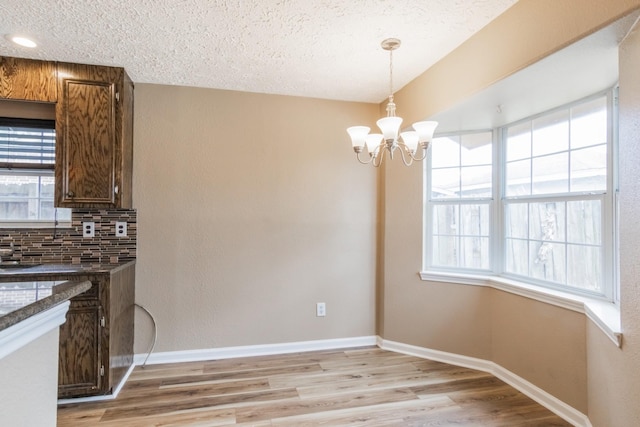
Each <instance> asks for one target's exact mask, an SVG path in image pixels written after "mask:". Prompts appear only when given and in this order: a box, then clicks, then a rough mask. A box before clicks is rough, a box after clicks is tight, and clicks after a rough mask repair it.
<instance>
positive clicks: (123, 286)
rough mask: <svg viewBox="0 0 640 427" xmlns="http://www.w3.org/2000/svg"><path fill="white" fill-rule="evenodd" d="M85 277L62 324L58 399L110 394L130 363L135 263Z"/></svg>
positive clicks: (131, 358)
mask: <svg viewBox="0 0 640 427" xmlns="http://www.w3.org/2000/svg"><path fill="white" fill-rule="evenodd" d="M84 279H86V280H90V281H91V283H92V287H91V289H89V290H88V291H87V292H85V293H83V294H81V295H78V296H76V297H74V298H72V299H71V305H70V307H69V311H68V313H67V321H66V322H65V323H63V324H62V325H61V326H60V351H59V364H58V398H72V397H85V396H96V395H105V394H110V393H112V391H113V389H114V388H115V387H117V386H118V384H120V382H121V381H122V380H123V378H124V377H125V375H126V373H127V371H128V370H129V368H130V367H131V366H132V364H133V339H134V335H133V334H134V329H133V328H134V325H133V324H134V309H135V306H134V301H135V263H134V262H131V263H128V264H125V265H124V266H122V267H120V268H117V269H115V270H113V271H112V272H111V273H105V274H98V275H89V276H87V277H86V278H82V277H81V278H79V277H77V276H76V277H74V279H73V280H84Z"/></svg>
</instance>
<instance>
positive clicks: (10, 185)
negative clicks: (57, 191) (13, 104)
mask: <svg viewBox="0 0 640 427" xmlns="http://www.w3.org/2000/svg"><path fill="white" fill-rule="evenodd" d="M54 166H55V122H54V121H52V120H33V119H14V118H0V223H1V224H3V225H5V226H6V225H11V226H16V225H21V224H22V225H28V226H33V225H50V224H51V223H53V222H56V221H67V222H68V221H70V220H71V209H56V208H54V206H53V199H54V187H55V186H54V180H55V178H54Z"/></svg>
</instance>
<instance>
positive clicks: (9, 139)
mask: <svg viewBox="0 0 640 427" xmlns="http://www.w3.org/2000/svg"><path fill="white" fill-rule="evenodd" d="M55 143H56V132H55V121H53V120H32V119H13V118H2V117H0V168H11V167H16V168H29V167H33V168H34V169H35V168H37V169H43V168H44V169H53V168H54V164H55Z"/></svg>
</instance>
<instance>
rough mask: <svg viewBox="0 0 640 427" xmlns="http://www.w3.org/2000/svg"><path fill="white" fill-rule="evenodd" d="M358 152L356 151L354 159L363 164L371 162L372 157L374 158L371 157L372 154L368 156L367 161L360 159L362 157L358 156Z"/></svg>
mask: <svg viewBox="0 0 640 427" xmlns="http://www.w3.org/2000/svg"><path fill="white" fill-rule="evenodd" d="M360 153H361V152H356V159H358V161H359V162H360V163H362V164H363V165H368V164H369V163H371V162H372V161H373V159H374V157H373V156H370V157H369V160H368V161H366V162H364V161H362V159H361V158H360Z"/></svg>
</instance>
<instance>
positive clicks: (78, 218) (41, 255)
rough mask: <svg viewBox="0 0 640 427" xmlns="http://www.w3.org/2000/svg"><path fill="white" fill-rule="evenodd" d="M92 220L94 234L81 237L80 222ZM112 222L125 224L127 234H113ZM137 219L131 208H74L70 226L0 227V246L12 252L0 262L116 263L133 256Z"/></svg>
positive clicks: (114, 229) (134, 257) (129, 259)
mask: <svg viewBox="0 0 640 427" xmlns="http://www.w3.org/2000/svg"><path fill="white" fill-rule="evenodd" d="M85 221H92V222H94V223H95V235H94V237H83V236H82V223H83V222H85ZM116 222H126V223H127V236H125V237H118V236H116ZM136 241H137V218H136V211H135V210H133V209H118V210H99V209H74V210H73V213H72V214H71V227H70V228H55V229H54V228H14V229H8V228H5V229H2V230H0V248H10V247H11V243H13V254H12V255H10V256H4V257H2V261H19V262H22V263H25V264H38V263H65V264H66V263H71V264H119V263H122V262H127V261H131V260H134V259H136Z"/></svg>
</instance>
